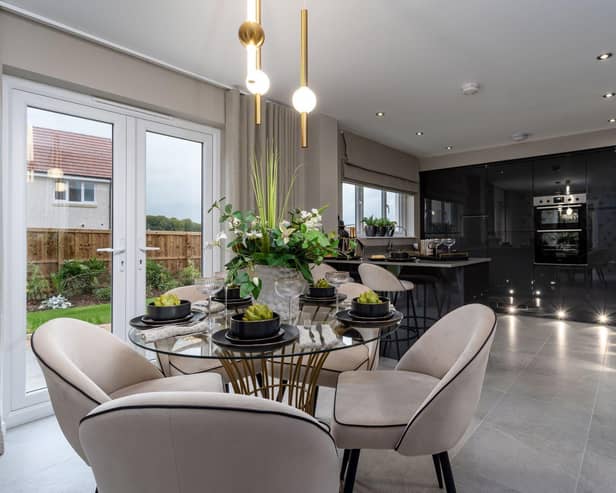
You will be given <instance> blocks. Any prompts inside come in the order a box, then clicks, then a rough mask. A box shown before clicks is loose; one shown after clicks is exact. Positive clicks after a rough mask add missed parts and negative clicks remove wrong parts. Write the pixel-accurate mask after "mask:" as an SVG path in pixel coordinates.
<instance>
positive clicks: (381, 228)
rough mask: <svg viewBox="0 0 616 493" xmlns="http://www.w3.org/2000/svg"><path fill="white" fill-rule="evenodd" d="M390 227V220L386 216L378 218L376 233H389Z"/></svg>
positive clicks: (383, 234)
mask: <svg viewBox="0 0 616 493" xmlns="http://www.w3.org/2000/svg"><path fill="white" fill-rule="evenodd" d="M388 227H389V221H388V220H387V219H385V218H381V219H377V220H376V235H377V236H385V234H386V233H387V228H388Z"/></svg>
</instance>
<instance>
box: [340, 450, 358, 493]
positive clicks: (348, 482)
mask: <svg viewBox="0 0 616 493" xmlns="http://www.w3.org/2000/svg"><path fill="white" fill-rule="evenodd" d="M359 452H360V450H359V449H353V450H351V454H350V457H349V466H348V470H347V472H346V478H345V480H344V490H343V491H344V493H353V487H354V486H355V476H356V474H357V466H358V464H359Z"/></svg>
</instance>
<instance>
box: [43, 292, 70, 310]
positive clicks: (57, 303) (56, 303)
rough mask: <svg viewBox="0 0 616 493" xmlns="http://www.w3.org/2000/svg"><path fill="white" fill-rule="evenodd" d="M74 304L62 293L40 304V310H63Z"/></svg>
mask: <svg viewBox="0 0 616 493" xmlns="http://www.w3.org/2000/svg"><path fill="white" fill-rule="evenodd" d="M71 306H73V304H72V303H71V302H70V301H68V300H67V299H66V298H65V297H64V296H62V295H61V294H59V295H57V296H50V297H49V298H47V299H46V300H45V301H43V302H42V303H41V304H40V305H39V310H62V309H64V308H70V307H71Z"/></svg>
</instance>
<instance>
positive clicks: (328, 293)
mask: <svg viewBox="0 0 616 493" xmlns="http://www.w3.org/2000/svg"><path fill="white" fill-rule="evenodd" d="M335 294H336V288H334V286H329V287H327V288H315V287H314V286H310V287H309V288H308V296H311V297H312V298H331V297H332V296H334V295H335Z"/></svg>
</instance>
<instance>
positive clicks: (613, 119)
mask: <svg viewBox="0 0 616 493" xmlns="http://www.w3.org/2000/svg"><path fill="white" fill-rule="evenodd" d="M608 122H609V123H616V118H610V119H609V120H608Z"/></svg>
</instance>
